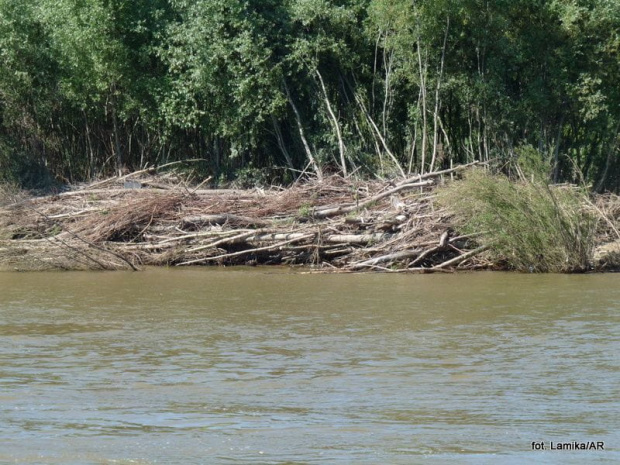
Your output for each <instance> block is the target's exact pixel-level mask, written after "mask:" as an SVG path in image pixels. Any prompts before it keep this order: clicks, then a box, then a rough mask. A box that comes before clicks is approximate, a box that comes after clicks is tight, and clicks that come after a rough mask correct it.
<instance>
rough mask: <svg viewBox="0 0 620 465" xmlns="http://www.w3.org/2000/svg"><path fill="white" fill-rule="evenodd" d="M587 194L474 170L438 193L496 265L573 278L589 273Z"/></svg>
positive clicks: (590, 237) (591, 223)
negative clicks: (477, 237)
mask: <svg viewBox="0 0 620 465" xmlns="http://www.w3.org/2000/svg"><path fill="white" fill-rule="evenodd" d="M586 196H587V193H586V192H585V191H584V190H581V189H578V188H572V187H570V188H557V187H554V186H550V185H548V184H547V183H546V182H544V181H542V180H540V179H534V178H533V177H532V178H531V180H525V177H523V178H522V180H520V181H512V180H510V179H508V178H507V177H506V176H504V175H500V174H490V173H488V172H487V171H484V170H474V171H472V172H470V173H468V174H467V175H466V176H465V177H464V179H462V180H459V181H456V182H453V183H451V184H449V185H448V186H446V187H445V188H443V189H442V191H441V192H440V202H441V203H443V204H444V205H445V206H447V207H449V208H450V209H451V210H452V211H453V212H454V214H455V219H456V222H457V224H458V225H459V226H460V227H461V228H462V230H463V231H464V232H466V233H483V234H482V236H481V239H480V242H481V243H482V244H483V245H489V246H490V253H491V254H493V255H494V257H493V259H494V261H496V262H497V263H502V264H504V265H505V266H507V267H508V268H511V269H515V270H521V271H531V272H579V271H585V270H588V269H590V268H591V263H592V256H593V251H594V233H595V228H596V221H597V220H596V218H595V217H594V216H593V215H591V214H590V213H588V212H587V211H586V210H585V208H584V205H585V202H586V199H587V197H586Z"/></svg>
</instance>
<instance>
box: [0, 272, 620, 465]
mask: <svg viewBox="0 0 620 465" xmlns="http://www.w3.org/2000/svg"><path fill="white" fill-rule="evenodd" d="M570 441H579V442H584V441H603V442H604V448H605V450H599V451H596V450H591V451H566V450H549V449H550V446H551V442H553V443H554V444H557V443H558V442H570ZM532 442H537V443H540V442H543V446H544V447H545V449H546V450H544V451H535V450H532ZM0 463H2V464H4V463H41V464H56V463H59V464H151V463H162V464H202V463H204V464H417V463H421V464H444V463H464V464H523V463H539V464H545V463H550V464H551V463H554V464H555V463H558V464H584V463H620V275H614V274H607V275H581V276H566V275H521V274H503V273H474V274H455V275H415V276H411V275H409V276H405V275H387V274H358V275H351V274H336V275H315V274H293V273H289V272H285V271H282V270H278V269H271V268H269V269H254V270H239V269H234V270H221V269H192V270H174V269H173V270H166V269H155V270H147V271H145V272H140V273H124V272H110V273H96V272H90V273H77V272H76V273H31V274H29V273H0Z"/></svg>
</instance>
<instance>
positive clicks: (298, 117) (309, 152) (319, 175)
mask: <svg viewBox="0 0 620 465" xmlns="http://www.w3.org/2000/svg"><path fill="white" fill-rule="evenodd" d="M282 83H283V84H284V90H285V91H286V98H287V99H288V103H289V104H290V105H291V107H292V108H293V113H295V120H296V122H297V129H298V130H299V137H300V138H301V142H302V144H303V146H304V150H305V151H306V155H307V156H308V160H309V161H310V164H311V165H312V168H313V169H314V172H315V173H316V177H317V178H318V179H319V181H323V173H322V172H321V168H320V167H319V165H318V164H317V162H316V159H315V158H314V156H313V155H312V150H310V145H309V144H308V140H307V139H306V135H305V133H304V127H303V125H302V124H301V115H300V114H299V110H298V109H297V105H295V102H293V98H292V97H291V93H290V91H289V89H288V85H287V84H286V81H285V80H282Z"/></svg>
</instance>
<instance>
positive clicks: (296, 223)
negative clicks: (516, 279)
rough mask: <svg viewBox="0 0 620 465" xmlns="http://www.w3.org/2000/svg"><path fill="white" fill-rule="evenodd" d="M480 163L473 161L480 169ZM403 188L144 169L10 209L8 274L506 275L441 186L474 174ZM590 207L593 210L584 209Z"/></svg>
mask: <svg viewBox="0 0 620 465" xmlns="http://www.w3.org/2000/svg"><path fill="white" fill-rule="evenodd" d="M472 165H474V164H472ZM472 165H464V166H461V167H457V168H455V169H454V170H446V171H443V172H437V173H429V174H426V175H422V176H415V177H411V178H406V179H403V180H400V181H390V182H379V181H360V180H349V179H344V178H342V177H339V176H332V177H329V178H325V179H324V180H323V181H322V182H316V181H309V182H306V183H299V184H295V185H293V186H291V187H289V188H286V189H282V188H271V189H251V190H238V189H204V188H202V186H200V185H198V186H193V187H190V186H188V185H186V183H184V182H183V181H182V180H180V179H179V178H177V177H175V176H166V175H163V176H162V175H157V174H155V173H154V172H149V171H141V172H136V173H132V174H129V175H126V176H123V177H116V178H111V179H107V180H104V181H99V182H95V183H92V184H89V185H83V186H76V187H75V188H73V189H71V190H68V191H66V192H61V193H58V194H55V195H51V196H40V197H31V196H25V195H24V194H16V195H14V196H12V197H11V196H9V195H8V194H6V195H5V196H4V197H5V198H4V204H3V206H1V207H0V268H2V269H10V270H19V271H32V270H52V269H58V270H113V269H133V270H138V269H140V268H141V267H143V266H153V265H154V266H197V265H220V266H230V265H290V266H294V265H305V266H312V267H314V268H315V269H317V270H322V271H333V272H353V271H389V272H451V271H455V270H478V269H506V267H507V266H506V263H504V262H503V261H498V260H497V259H494V258H493V257H492V255H490V254H489V248H490V246H489V245H488V244H487V243H485V242H484V241H480V240H479V238H480V233H482V231H480V232H474V233H470V234H463V233H462V232H460V231H459V225H458V224H457V222H455V217H454V214H453V212H452V211H451V210H450V209H449V208H448V207H446V206H445V205H444V204H443V203H442V202H438V196H437V186H439V185H443V184H444V183H446V182H447V181H448V180H450V179H451V178H454V177H455V176H457V177H458V176H459V174H460V173H462V172H463V171H465V170H467V169H469V168H471V167H472ZM585 207H586V206H584V208H585ZM587 208H590V209H592V210H593V211H596V214H597V215H598V217H599V218H600V220H599V226H598V227H597V231H596V245H597V249H596V253H593V256H592V269H595V270H607V269H611V268H615V267H616V262H617V258H616V256H617V255H620V248H619V247H617V245H616V242H615V241H617V240H618V239H620V234H618V227H617V226H616V220H617V219H618V218H620V201H618V198H617V197H615V196H613V197H612V196H600V197H598V198H597V199H594V200H593V203H592V204H591V205H590V206H587Z"/></svg>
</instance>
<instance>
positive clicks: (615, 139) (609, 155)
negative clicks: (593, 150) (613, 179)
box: [596, 122, 620, 192]
mask: <svg viewBox="0 0 620 465" xmlns="http://www.w3.org/2000/svg"><path fill="white" fill-rule="evenodd" d="M619 131H620V122H618V124H616V129H615V130H614V137H613V139H612V140H611V143H610V144H609V150H608V151H607V159H606V160H605V169H604V170H603V174H602V176H601V179H600V180H599V182H598V183H597V185H596V191H597V192H602V191H603V187H605V181H606V180H607V175H608V173H609V167H610V166H611V160H612V158H613V156H614V153H616V148H617V147H618V132H619Z"/></svg>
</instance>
